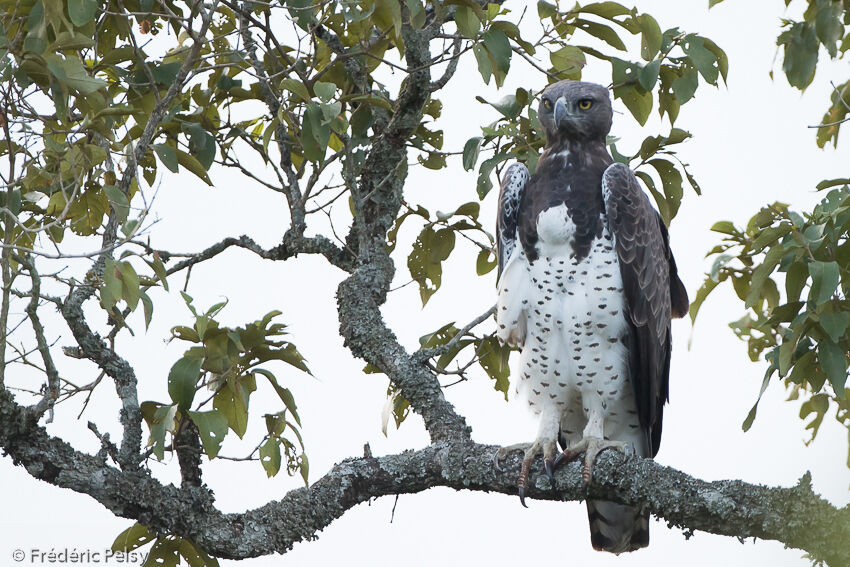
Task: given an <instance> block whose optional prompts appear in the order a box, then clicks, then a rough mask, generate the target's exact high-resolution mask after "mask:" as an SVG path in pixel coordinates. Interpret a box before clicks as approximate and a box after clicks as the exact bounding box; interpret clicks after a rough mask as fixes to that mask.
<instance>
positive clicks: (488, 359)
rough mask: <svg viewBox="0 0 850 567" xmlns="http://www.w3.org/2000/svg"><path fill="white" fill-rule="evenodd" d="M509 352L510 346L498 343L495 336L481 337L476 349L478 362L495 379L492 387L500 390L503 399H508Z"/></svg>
mask: <svg viewBox="0 0 850 567" xmlns="http://www.w3.org/2000/svg"><path fill="white" fill-rule="evenodd" d="M510 353H511V350H510V347H508V346H507V345H500V344H499V341H498V340H497V339H496V337H495V336H489V337H485V338H484V339H482V340H481V342H480V343H479V345H478V348H477V349H476V354H477V355H478V363H479V364H480V365H481V368H483V369H484V371H485V372H487V375H488V376H489V377H490V378H492V379H493V380H495V384H493V388H494V389H495V390H496V391H498V392H502V393H503V394H504V395H505V400H507V399H508V388H509V386H510V382H509V380H508V377H509V376H510V373H511V371H510V365H509V364H508V357H509V356H510Z"/></svg>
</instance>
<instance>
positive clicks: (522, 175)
mask: <svg viewBox="0 0 850 567" xmlns="http://www.w3.org/2000/svg"><path fill="white" fill-rule="evenodd" d="M530 177H531V176H530V174H529V172H528V168H527V167H526V166H525V165H524V164H522V163H519V162H517V163H514V164H511V165H510V166H509V167H508V168H507V169H506V170H505V173H504V174H503V175H502V185H501V187H500V189H499V212H498V217H497V218H496V248H497V256H498V257H497V260H498V263H499V271H498V274H499V275H498V277H499V278H501V275H502V272H503V271H504V269H505V266H506V265H507V262H508V259H509V258H510V257H511V253H512V252H513V250H514V247H515V245H516V240H517V216H518V215H519V207H520V202H521V201H522V196H523V193H524V192H525V186H526V185H527V184H528V180H529V178H530ZM497 279H498V278H497Z"/></svg>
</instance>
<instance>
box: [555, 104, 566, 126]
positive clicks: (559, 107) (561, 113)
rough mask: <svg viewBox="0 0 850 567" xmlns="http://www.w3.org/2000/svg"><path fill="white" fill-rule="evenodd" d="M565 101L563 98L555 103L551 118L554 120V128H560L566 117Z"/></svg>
mask: <svg viewBox="0 0 850 567" xmlns="http://www.w3.org/2000/svg"><path fill="white" fill-rule="evenodd" d="M567 114H568V113H567V101H566V99H564V97H560V98H559V99H558V100H556V101H555V110H554V111H553V118H554V119H555V127H556V128H560V127H561V124H562V123H563V122H564V120H565V119H566V117H567Z"/></svg>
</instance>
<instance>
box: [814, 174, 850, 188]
mask: <svg viewBox="0 0 850 567" xmlns="http://www.w3.org/2000/svg"><path fill="white" fill-rule="evenodd" d="M848 184H850V178H847V177H841V178H838V179H824V180H823V181H821V182H820V183H818V184H817V185H816V188H817V190H818V191H821V190H823V189H829V188H830V187H835V186H837V185H848Z"/></svg>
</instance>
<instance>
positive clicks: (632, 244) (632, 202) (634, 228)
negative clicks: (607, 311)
mask: <svg viewBox="0 0 850 567" xmlns="http://www.w3.org/2000/svg"><path fill="white" fill-rule="evenodd" d="M602 194H603V198H604V200H605V210H606V212H607V217H608V225H609V230H611V232H612V234H613V235H614V241H615V244H616V249H617V256H618V259H619V264H620V273H621V275H622V279H623V293H624V294H625V296H626V305H627V306H628V310H629V323H630V330H631V333H630V337H629V347H630V348H629V365H630V371H631V377H632V384H633V386H634V389H635V400H636V402H637V406H638V415H639V417H640V421H641V426H642V427H643V429H644V430H645V431H646V433H647V435H648V436H649V442H650V446H651V448H652V455H653V456H655V454H656V453H657V452H658V448H659V445H660V443H661V421H662V415H663V407H664V404H665V403H666V402H667V398H668V383H669V377H670V350H671V341H670V320H671V318H672V317H673V316H674V315H675V316H677V317H681V316H682V315H684V313H685V312H687V305H688V297H687V292H686V291H685V287H684V285H682V282H681V280H679V276H678V273H677V271H676V263H675V261H674V260H673V254H672V252H671V251H670V245H669V237H668V235H667V229H666V227H665V226H664V222H663V220H662V219H661V216H660V215H659V214H658V212H657V211H656V210H655V209H654V208H653V207H652V204H651V203H650V202H649V198H648V197H647V196H646V194H645V193H644V192H643V191H642V190H641V188H640V186H639V185H638V182H637V179H636V178H635V176H634V174H633V173H632V171H631V170H630V169H629V168H628V166H626V165H624V164H621V163H615V164H612V165H611V166H609V167H608V169H606V170H605V174H604V175H603V177H602Z"/></svg>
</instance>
